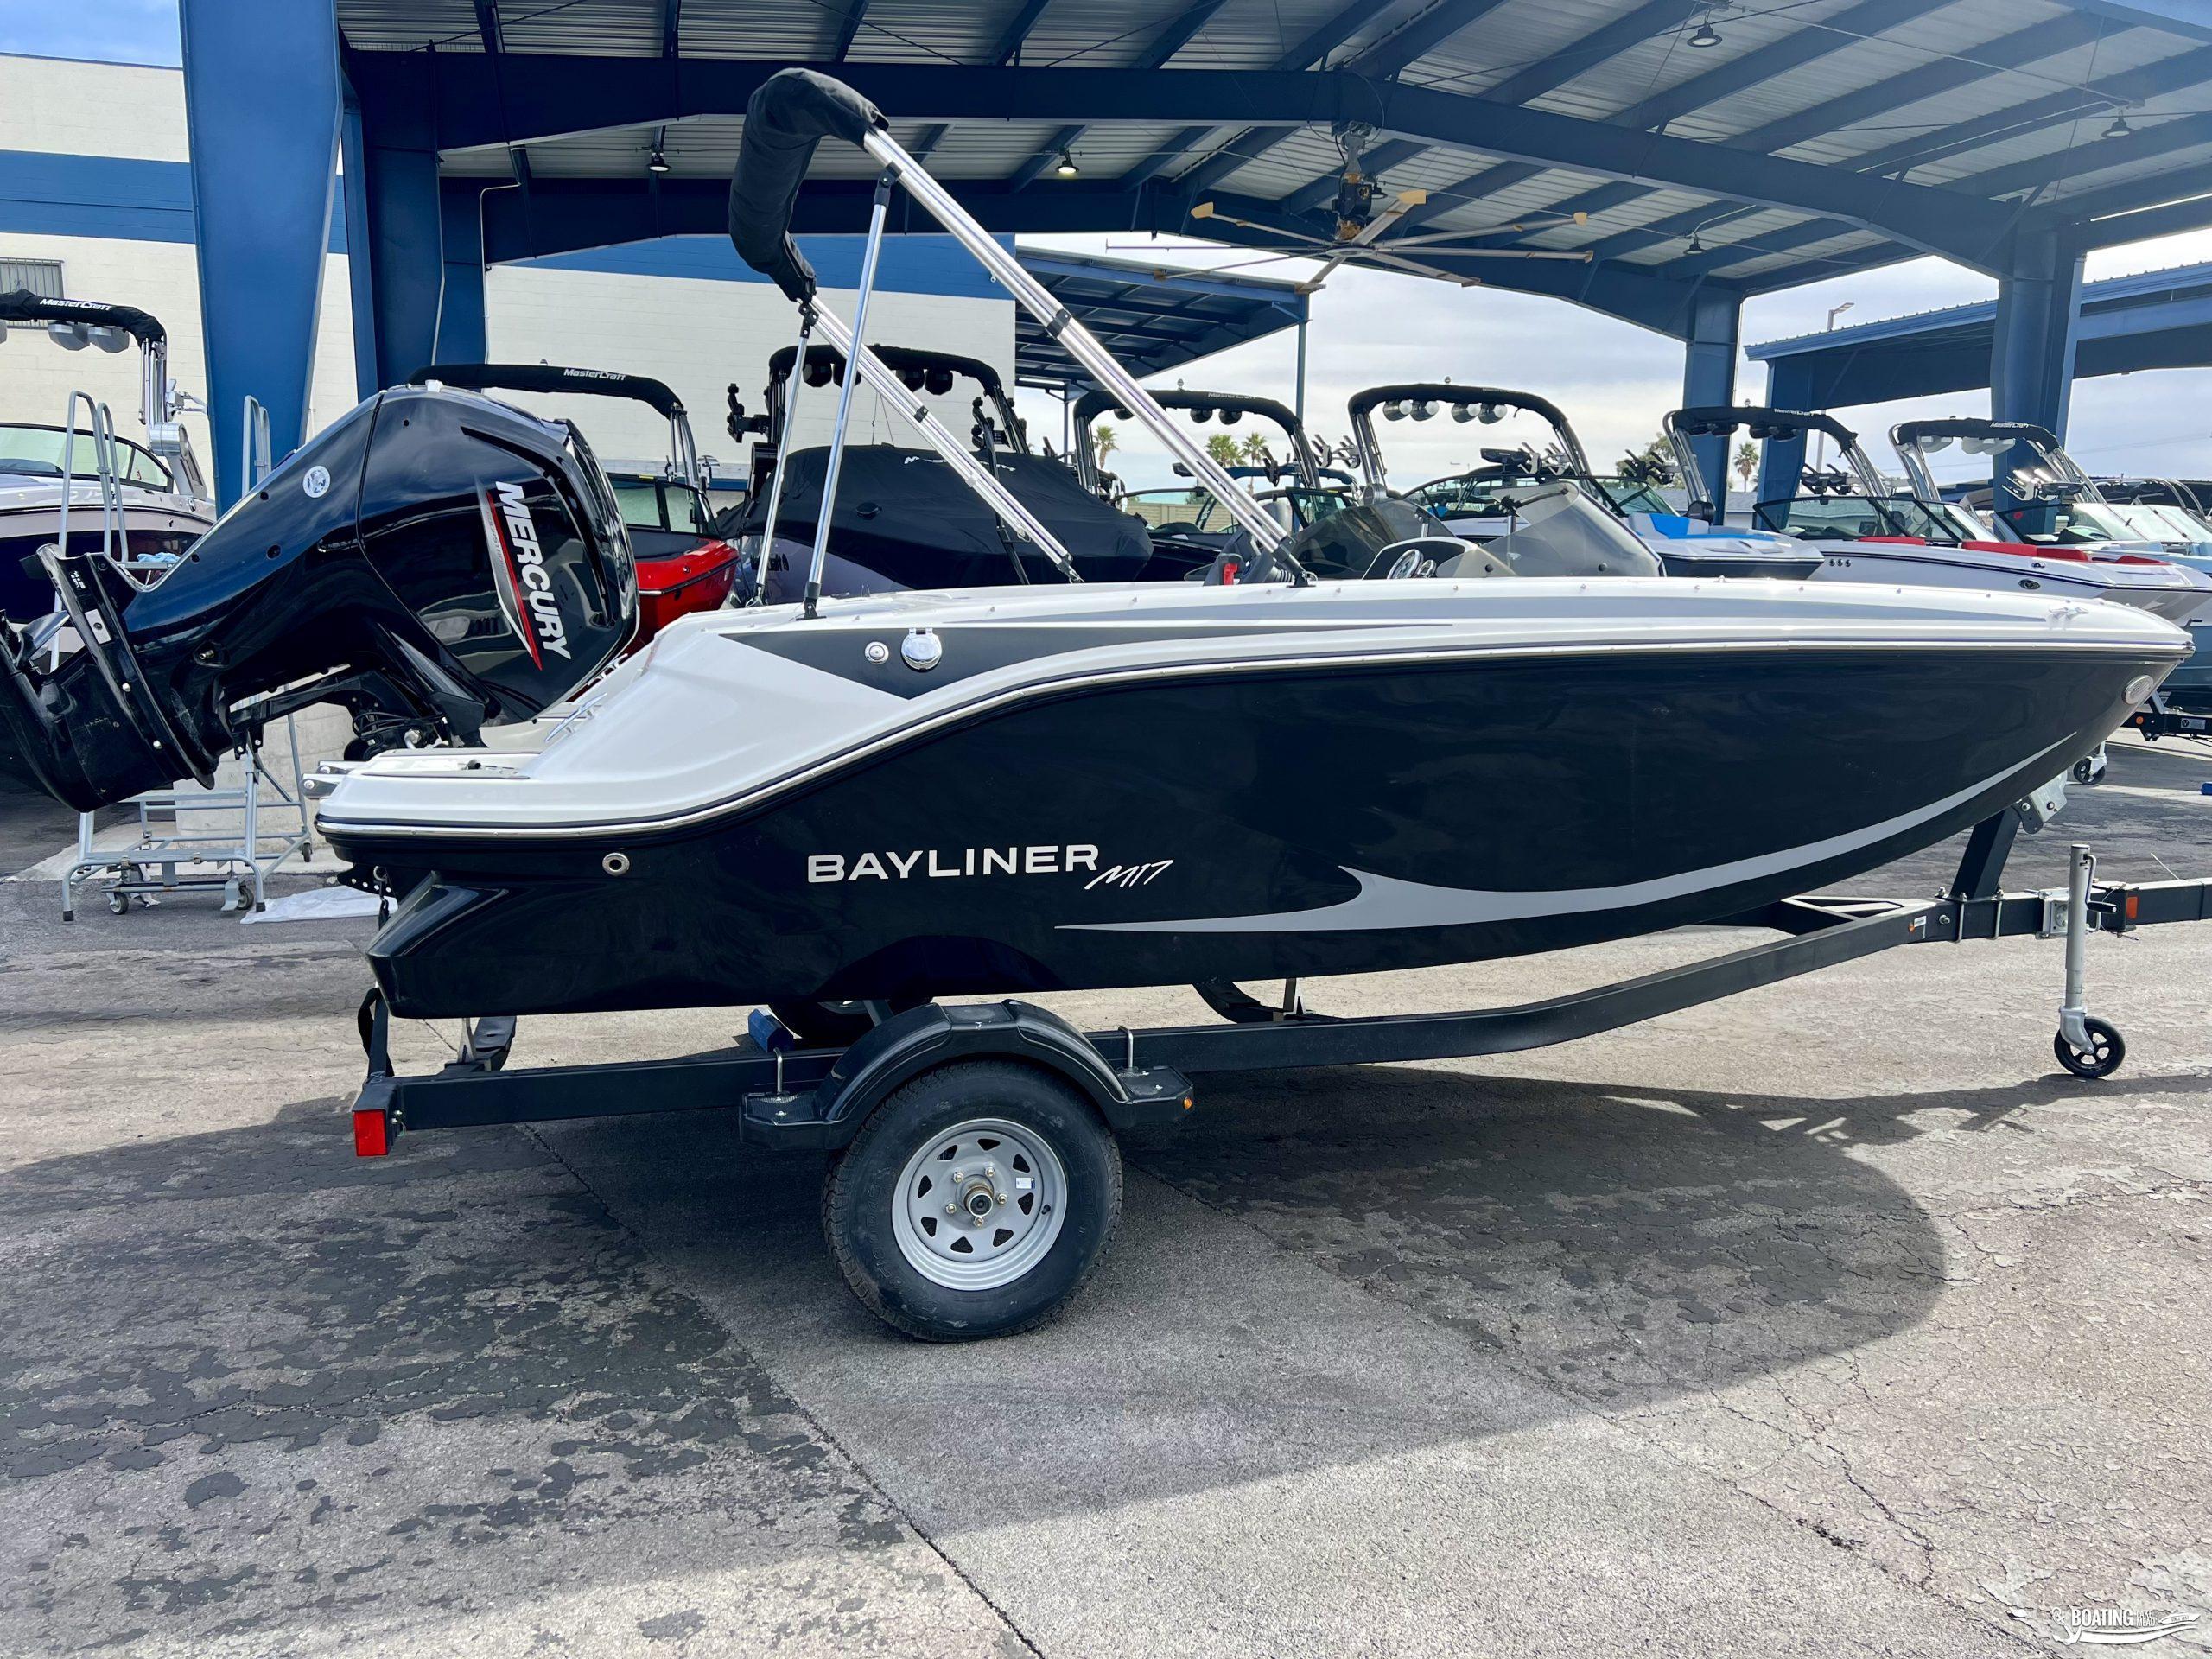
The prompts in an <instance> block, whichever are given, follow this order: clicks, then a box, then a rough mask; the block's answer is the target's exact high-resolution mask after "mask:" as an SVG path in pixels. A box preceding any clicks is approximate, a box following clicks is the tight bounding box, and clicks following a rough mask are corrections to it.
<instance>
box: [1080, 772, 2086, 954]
mask: <svg viewBox="0 0 2212 1659" xmlns="http://www.w3.org/2000/svg"><path fill="white" fill-rule="evenodd" d="M2064 741H2066V740H2064V739H2061V740H2060V742H2059V743H2054V744H2052V745H2051V746H2050V748H2047V749H2045V750H2044V751H2043V752H2042V753H2040V754H2036V755H2032V756H2031V757H2030V758H2029V759H2028V760H2024V761H2023V762H2021V763H2020V765H2021V766H2034V765H2035V764H2036V763H2037V761H2039V760H2046V759H2048V758H2049V757H2050V755H2051V754H2052V753H2055V752H2056V750H2057V749H2058V748H2059V747H2060V746H2061V744H2063V742H2064ZM2018 770H2019V766H2006V767H2005V768H2004V769H2003V770H2002V771H2000V772H1992V773H1990V775H1989V776H1988V777H1986V778H1985V779H1982V780H1981V781H1980V783H1978V784H1969V785H1967V786H1966V787H1965V788H1964V789H1962V790H1960V791H1958V792H1957V793H1956V794H1953V795H1947V796H1945V797H1944V798H1942V800H1940V801H1934V802H1931V803H1929V804H1928V805H1926V806H1920V807H1915V808H1914V809H1913V810H1911V811H1910V812H1904V813H1900V814H1898V815H1897V817H1893V818H1885V819H1884V820H1883V821H1882V822H1881V823H1870V824H1868V825H1866V827H1865V828H1864V829H1850V830H1846V831H1845V832H1844V833H1843V834H1841V835H1837V836H1828V837H1827V839H1825V840H1822V841H1808V842H1805V843H1804V844H1803V845H1802V846H1798V847H1789V848H1784V849H1783V850H1782V851H1780V852H1777V853H1761V854H1759V855H1757V856H1755V857H1752V858H1739V859H1737V860H1735V861H1732V862H1731V863H1726V864H1710V865H1707V867H1706V868H1703V869H1701V870H1685V871H1682V872H1681V874H1675V875H1662V876H1654V877H1653V878H1652V879H1651V880H1648V881H1630V882H1625V883H1623V884H1622V885H1621V886H1619V887H1567V888H1562V889H1545V890H1541V891H1537V892H1533V893H1529V892H1522V893H1507V892H1488V891H1484V890H1483V889H1481V888H1477V887H1432V886H1431V885H1430V884H1429V883H1427V882H1426V881H1402V880H1399V879H1398V878H1397V877H1395V876H1390V875H1374V874H1370V873H1369V872H1367V871H1365V870H1354V869H1346V870H1345V871H1344V874H1346V875H1349V876H1351V878H1352V879H1353V880H1355V881H1357V882H1358V883H1359V891H1358V893H1356V894H1354V895H1353V896H1352V897H1351V898H1350V899H1344V901H1342V902H1341V903H1339V904H1334V905H1321V906H1316V907H1315V908H1313V909H1311V910H1285V911H1276V912H1273V913H1271V914H1268V915H1262V916H1202V917H1196V918H1189V919H1185V920H1180V921H1168V922H1065V923H1063V924H1061V931H1065V932H1079V933H1365V932H1381V931H1389V932H1402V931H1403V932H1410V931H1416V930H1419V929H1422V928H1436V927H1467V926H1472V925H1479V924H1482V923H1485V922H1518V921H1526V920H1529V919H1532V918H1536V917H1540V916H1560V915H1570V916H1578V915H1587V914H1589V913H1590V912H1593V911H1611V910H1630V909H1633V908H1635V907H1636V906H1639V905H1651V904H1658V903H1661V902H1662V901H1664V900H1666V899H1681V898H1684V897H1687V896H1688V895H1689V894H1692V893H1709V892H1712V891H1713V890H1714V889H1716V888H1719V887H1732V886H1734V885H1735V884H1736V883H1737V882H1738V881H1756V880H1763V879H1764V878H1765V877H1768V876H1773V875H1779V874H1783V872H1785V871H1788V870H1793V869H1799V868H1804V867H1806V866H1808V865H1813V864H1818V863H1820V862H1821V861H1823V860H1826V859H1830V858H1835V857H1839V856H1840V855H1844V854H1847V853H1851V852H1855V851H1856V850H1858V849H1859V848H1862V847H1867V846H1872V844H1873V843H1874V842H1878V841H1884V840H1886V839H1888V838H1889V837H1890V836H1895V835H1901V834H1903V833H1904V831H1906V830H1908V829H1912V828H1914V827H1915V826H1916V825H1918V824H1922V823H1927V822H1928V821H1929V819H1931V818H1937V817H1942V815H1943V814H1944V813H1946V812H1948V811H1950V810H1952V809H1953V808H1955V807H1957V806H1961V805H1963V804H1965V803H1966V802H1967V801H1970V800H1972V799H1973V798H1974V797H1975V796H1977V795H1979V794H1980V793H1981V792H1982V791H1985V790H1986V789H1988V788H1989V787H1990V786H1991V785H1993V784H1995V783H1996V782H1998V781H1999V779H2003V778H2005V777H2006V776H2008V775H2010V774H2011V773H2012V772H2017V771H2018Z"/></svg>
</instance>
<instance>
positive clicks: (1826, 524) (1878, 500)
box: [1751, 495, 1980, 542]
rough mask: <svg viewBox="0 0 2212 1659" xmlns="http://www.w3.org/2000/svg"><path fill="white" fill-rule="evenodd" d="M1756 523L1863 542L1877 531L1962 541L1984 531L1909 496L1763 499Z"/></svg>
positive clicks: (1810, 538) (1804, 535) (1816, 538)
mask: <svg viewBox="0 0 2212 1659" xmlns="http://www.w3.org/2000/svg"><path fill="white" fill-rule="evenodd" d="M1751 522H1752V523H1753V524H1757V525H1758V527H1759V528H1760V529H1761V530H1772V531H1780V532H1781V533H1782V534H1783V535H1784V536H1795V537H1797V538H1798V539H1799V540H1800V541H1807V542H1863V541H1865V540H1866V539H1867V538H1868V537H1875V536H1919V537H1924V538H1926V539H1927V540H1929V541H1931V542H1956V541H1960V540H1961V539H1964V538H1965V537H1970V536H1973V535H1976V534H1979V533H1980V527H1979V526H1974V527H1973V528H1972V529H1968V528H1967V526H1965V525H1962V524H1960V523H1958V522H1957V521H1956V520H1955V519H1954V518H1951V517H1949V515H1948V514H1944V515H1940V516H1939V515H1938V514H1937V513H1936V512H1933V511H1931V510H1930V509H1929V507H1928V506H1926V505H1924V504H1923V503H1921V502H1918V501H1916V500H1914V499H1912V498H1911V497H1910V496H1909V495H1887V496H1880V497H1876V496H1871V495H1801V496H1797V497H1795V498H1793V499H1790V500H1787V501H1762V502H1760V503H1759V504H1758V506H1757V507H1756V508H1754V509H1753V510H1752V513H1751Z"/></svg>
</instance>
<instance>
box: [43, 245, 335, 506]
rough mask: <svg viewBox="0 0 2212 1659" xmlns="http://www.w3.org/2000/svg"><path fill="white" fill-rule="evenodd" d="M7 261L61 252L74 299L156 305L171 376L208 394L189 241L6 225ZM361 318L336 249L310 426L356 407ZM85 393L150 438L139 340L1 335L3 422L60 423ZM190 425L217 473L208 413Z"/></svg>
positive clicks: (327, 280) (128, 429)
mask: <svg viewBox="0 0 2212 1659" xmlns="http://www.w3.org/2000/svg"><path fill="white" fill-rule="evenodd" d="M0 258H8V259H58V260H60V262H61V281H62V291H63V292H64V293H66V294H67V295H68V296H69V297H70V298H71V299H74V300H105V301H107V302H110V303H112V304H119V305H135V306H137V308H139V309H140V310H142V311H150V312H152V313H153V314H154V315H156V316H157V317H159V318H160V319H161V320H162V326H163V327H166V328H167V329H168V335H169V378H171V379H172V380H174V381H175V383H176V384H177V385H179V386H181V387H182V388H183V389H184V390H185V391H188V392H190V393H192V394H194V396H195V397H205V396H206V395H207V353H206V350H205V347H204V342H203V339H202V335H201V334H200V273H199V270H198V267H197V265H196V264H194V251H193V249H192V248H191V246H190V245H188V244H185V243H181V242H118V241H110V240H108V239H106V238H100V237H86V236H28V235H22V234H20V233H16V232H7V231H0ZM72 391H89V392H91V393H92V396H93V397H98V398H99V399H101V400H102V401H104V402H105V403H106V404H108V405H109V406H110V407H111V409H112V410H114V412H115V422H116V430H117V431H118V433H120V434H121V435H124V436H125V437H137V438H140V439H141V441H142V442H143V434H142V433H141V432H140V431H139V429H138V353H137V348H136V347H135V346H134V347H132V348H131V349H130V350H129V351H127V352H120V353H112V354H111V353H106V352H102V351H99V350H98V349H97V348H94V349H89V350H86V351H81V352H69V351H64V350H63V349H62V348H61V347H60V346H56V345H55V344H54V342H53V341H51V340H48V339H46V338H45V336H44V335H43V334H37V333H33V332H31V331H29V330H10V334H9V336H8V338H7V339H6V340H0V421H39V422H45V423H54V422H57V421H59V420H60V419H61V416H62V410H63V407H64V405H65V404H67V401H68V397H69V394H70V393H71V392H72ZM353 404H354V397H353V306H352V303H351V296H349V295H348V293H347V291H346V260H345V257H344V256H343V255H340V254H333V255H331V256H330V257H328V258H327V259H326V260H325V261H324V262H323V271H322V310H321V315H320V317H319V319H318V321H317V323H316V327H315V368H314V378H313V379H312V381H311V382H310V383H309V387H308V430H309V431H310V432H315V431H319V430H321V429H322V428H323V427H325V426H327V425H328V424H329V423H331V422H332V421H334V420H336V419H337V418H338V416H340V415H343V414H344V413H345V412H346V410H349V409H351V408H353ZM185 426H186V428H187V429H188V431H190V433H191V434H192V446H193V448H194V451H195V452H196V453H197V454H199V456H200V466H201V467H202V468H203V469H205V470H207V471H208V472H210V473H212V472H213V467H214V451H213V448H211V446H210V436H209V433H208V431H207V419H206V417H205V416H200V415H197V414H194V415H188V416H186V417H185Z"/></svg>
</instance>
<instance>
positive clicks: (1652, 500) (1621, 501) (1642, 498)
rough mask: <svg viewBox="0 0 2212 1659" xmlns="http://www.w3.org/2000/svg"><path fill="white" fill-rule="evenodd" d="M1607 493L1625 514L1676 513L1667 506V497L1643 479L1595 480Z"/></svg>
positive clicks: (1609, 498) (1607, 497) (1608, 497)
mask: <svg viewBox="0 0 2212 1659" xmlns="http://www.w3.org/2000/svg"><path fill="white" fill-rule="evenodd" d="M1594 481H1595V482H1596V484H1597V486H1598V487H1599V489H1601V490H1603V491H1604V492H1605V496H1606V499H1608V500H1610V501H1611V503H1612V504H1613V505H1615V506H1617V507H1618V508H1619V509H1620V510H1621V511H1622V512H1656V513H1660V514H1662V515H1663V514H1667V513H1670V512H1674V508H1672V507H1670V506H1669V505H1667V499H1666V497H1664V496H1662V495H1661V494H1660V493H1659V492H1658V491H1656V490H1655V489H1653V488H1652V487H1651V486H1650V485H1649V484H1647V483H1645V482H1644V481H1643V480H1642V479H1631V478H1600V479H1598V480H1594Z"/></svg>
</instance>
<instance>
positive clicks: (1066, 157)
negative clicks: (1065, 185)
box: [1052, 149, 1083, 179]
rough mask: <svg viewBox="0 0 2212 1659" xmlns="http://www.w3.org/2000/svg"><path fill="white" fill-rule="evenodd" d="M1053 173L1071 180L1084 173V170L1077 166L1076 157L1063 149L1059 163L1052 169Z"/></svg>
mask: <svg viewBox="0 0 2212 1659" xmlns="http://www.w3.org/2000/svg"><path fill="white" fill-rule="evenodd" d="M1052 171H1053V172H1054V173H1056V174H1057V175H1059V176H1060V177H1061V178H1064V179H1071V178H1073V177H1075V176H1076V175H1077V174H1078V173H1080V172H1082V171H1083V169H1082V168H1079V167H1077V165H1076V164H1075V156H1074V155H1073V154H1072V153H1071V151H1069V150H1067V149H1062V150H1061V151H1060V159H1059V163H1058V165H1057V166H1056V167H1054V168H1052Z"/></svg>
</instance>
